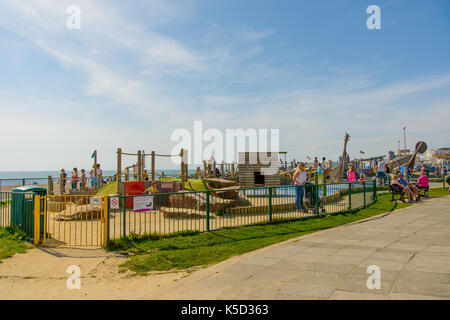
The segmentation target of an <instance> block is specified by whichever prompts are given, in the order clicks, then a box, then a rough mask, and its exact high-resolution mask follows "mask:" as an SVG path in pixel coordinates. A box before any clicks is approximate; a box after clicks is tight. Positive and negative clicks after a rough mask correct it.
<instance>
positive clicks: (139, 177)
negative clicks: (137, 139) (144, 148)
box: [137, 150, 142, 181]
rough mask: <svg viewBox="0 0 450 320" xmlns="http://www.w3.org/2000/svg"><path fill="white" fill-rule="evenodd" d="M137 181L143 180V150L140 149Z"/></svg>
mask: <svg viewBox="0 0 450 320" xmlns="http://www.w3.org/2000/svg"><path fill="white" fill-rule="evenodd" d="M137 158H138V159H137V181H142V171H141V170H142V164H141V161H142V152H141V150H139V151H138V155H137Z"/></svg>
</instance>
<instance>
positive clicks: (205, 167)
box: [203, 160, 208, 178]
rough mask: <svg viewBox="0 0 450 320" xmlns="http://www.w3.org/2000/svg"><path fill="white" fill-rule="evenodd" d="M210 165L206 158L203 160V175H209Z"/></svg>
mask: <svg viewBox="0 0 450 320" xmlns="http://www.w3.org/2000/svg"><path fill="white" fill-rule="evenodd" d="M207 170H208V166H207V164H206V160H203V177H205V178H207V177H208V173H207V172H208V171H207Z"/></svg>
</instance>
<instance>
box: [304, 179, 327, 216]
mask: <svg viewBox="0 0 450 320" xmlns="http://www.w3.org/2000/svg"><path fill="white" fill-rule="evenodd" d="M303 189H304V191H305V207H306V208H305V209H306V210H307V211H308V212H309V211H312V212H315V213H316V214H319V213H325V207H324V205H323V200H322V199H320V197H319V199H318V200H319V211H318V212H316V196H317V192H316V190H317V186H316V185H315V184H313V183H310V182H307V183H305V184H304V185H303Z"/></svg>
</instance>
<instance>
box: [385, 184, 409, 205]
mask: <svg viewBox="0 0 450 320" xmlns="http://www.w3.org/2000/svg"><path fill="white" fill-rule="evenodd" d="M389 190H390V191H391V193H392V199H391V201H394V200H395V195H396V194H399V195H400V198H399V199H398V200H400V201H402V202H405V192H404V191H403V188H402V187H400V186H399V185H396V184H391V185H390V186H389Z"/></svg>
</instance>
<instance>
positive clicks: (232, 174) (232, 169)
mask: <svg viewBox="0 0 450 320" xmlns="http://www.w3.org/2000/svg"><path fill="white" fill-rule="evenodd" d="M234 173H235V171H234V162H232V163H231V176H232V177H233V178H234Z"/></svg>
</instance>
